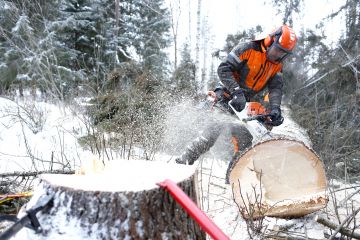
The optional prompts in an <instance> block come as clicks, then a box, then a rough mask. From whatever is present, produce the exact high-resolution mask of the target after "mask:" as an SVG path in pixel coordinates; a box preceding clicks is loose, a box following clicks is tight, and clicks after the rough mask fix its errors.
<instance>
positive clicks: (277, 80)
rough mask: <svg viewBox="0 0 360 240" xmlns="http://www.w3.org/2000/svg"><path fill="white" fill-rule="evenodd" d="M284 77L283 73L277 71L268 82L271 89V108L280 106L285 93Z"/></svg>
mask: <svg viewBox="0 0 360 240" xmlns="http://www.w3.org/2000/svg"><path fill="white" fill-rule="evenodd" d="M283 86H284V83H283V78H282V73H281V72H278V73H276V74H275V75H274V76H273V77H272V78H271V79H270V81H269V83H268V90H269V101H270V108H271V109H273V108H276V107H278V108H280V105H281V99H282V94H283Z"/></svg>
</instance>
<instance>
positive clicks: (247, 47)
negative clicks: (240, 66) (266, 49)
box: [232, 41, 261, 54]
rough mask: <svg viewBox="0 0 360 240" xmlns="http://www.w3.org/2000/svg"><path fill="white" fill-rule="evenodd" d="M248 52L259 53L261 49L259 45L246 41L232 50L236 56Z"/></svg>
mask: <svg viewBox="0 0 360 240" xmlns="http://www.w3.org/2000/svg"><path fill="white" fill-rule="evenodd" d="M248 50H255V51H260V50H261V48H260V46H259V43H257V42H255V41H247V42H240V43H239V44H238V45H236V46H235V47H234V48H233V50H232V51H233V52H236V53H237V54H242V53H244V52H245V51H248Z"/></svg>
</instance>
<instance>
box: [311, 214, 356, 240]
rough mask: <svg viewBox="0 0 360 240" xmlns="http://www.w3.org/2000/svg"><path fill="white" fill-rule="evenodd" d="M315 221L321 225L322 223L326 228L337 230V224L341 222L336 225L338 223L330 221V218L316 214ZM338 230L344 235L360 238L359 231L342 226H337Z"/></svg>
mask: <svg viewBox="0 0 360 240" xmlns="http://www.w3.org/2000/svg"><path fill="white" fill-rule="evenodd" d="M352 217H353V216H352ZM345 220H346V219H345ZM315 221H316V222H318V223H320V224H322V225H324V226H326V227H328V228H331V229H333V230H337V229H338V228H339V226H341V224H340V225H338V224H336V223H334V222H331V221H330V220H328V219H326V218H323V217H321V216H316V217H315ZM343 222H344V221H343ZM338 232H339V233H341V234H344V235H345V236H348V237H352V238H355V239H360V233H358V232H355V231H353V230H352V229H348V228H345V227H343V226H341V227H340V228H339V230H338Z"/></svg>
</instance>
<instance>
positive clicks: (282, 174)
mask: <svg viewBox="0 0 360 240" xmlns="http://www.w3.org/2000/svg"><path fill="white" fill-rule="evenodd" d="M229 181H230V183H231V185H232V187H233V191H234V198H235V201H236V202H237V203H238V205H239V206H240V211H241V212H242V213H243V216H244V217H245V218H258V217H262V216H277V217H299V216H304V215H306V214H309V213H312V212H314V211H317V210H319V209H321V208H324V207H325V206H326V203H327V201H328V199H327V196H326V194H325V190H326V177H325V171H324V167H323V164H322V162H321V160H320V159H319V157H318V156H317V155H316V154H315V153H314V152H313V151H311V150H310V149H309V148H307V147H306V146H305V145H304V144H303V143H301V142H298V141H293V140H286V139H273V140H269V141H266V142H262V143H259V144H257V145H255V146H254V147H253V148H251V149H249V150H248V151H247V152H245V153H244V154H243V155H242V156H241V157H240V158H239V159H238V160H237V161H236V162H234V163H233V165H232V167H231V170H230V173H229Z"/></svg>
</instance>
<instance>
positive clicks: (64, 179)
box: [41, 160, 196, 192]
mask: <svg viewBox="0 0 360 240" xmlns="http://www.w3.org/2000/svg"><path fill="white" fill-rule="evenodd" d="M195 171H196V167H194V166H189V165H180V164H175V163H163V162H156V161H127V160H114V161H110V162H108V163H106V165H105V166H103V165H102V163H100V162H98V161H92V163H91V167H86V168H82V169H81V171H80V173H78V174H73V175H64V174H43V175H41V179H43V180H45V181H46V182H48V183H50V184H51V185H53V186H62V187H69V188H74V189H81V190H86V191H110V192H122V191H142V190H149V189H152V188H156V187H157V185H156V184H157V183H159V182H162V181H164V180H165V179H171V180H173V181H174V182H177V183H180V182H182V181H184V180H185V179H188V178H190V177H191V176H192V175H193V174H194V173H195Z"/></svg>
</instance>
